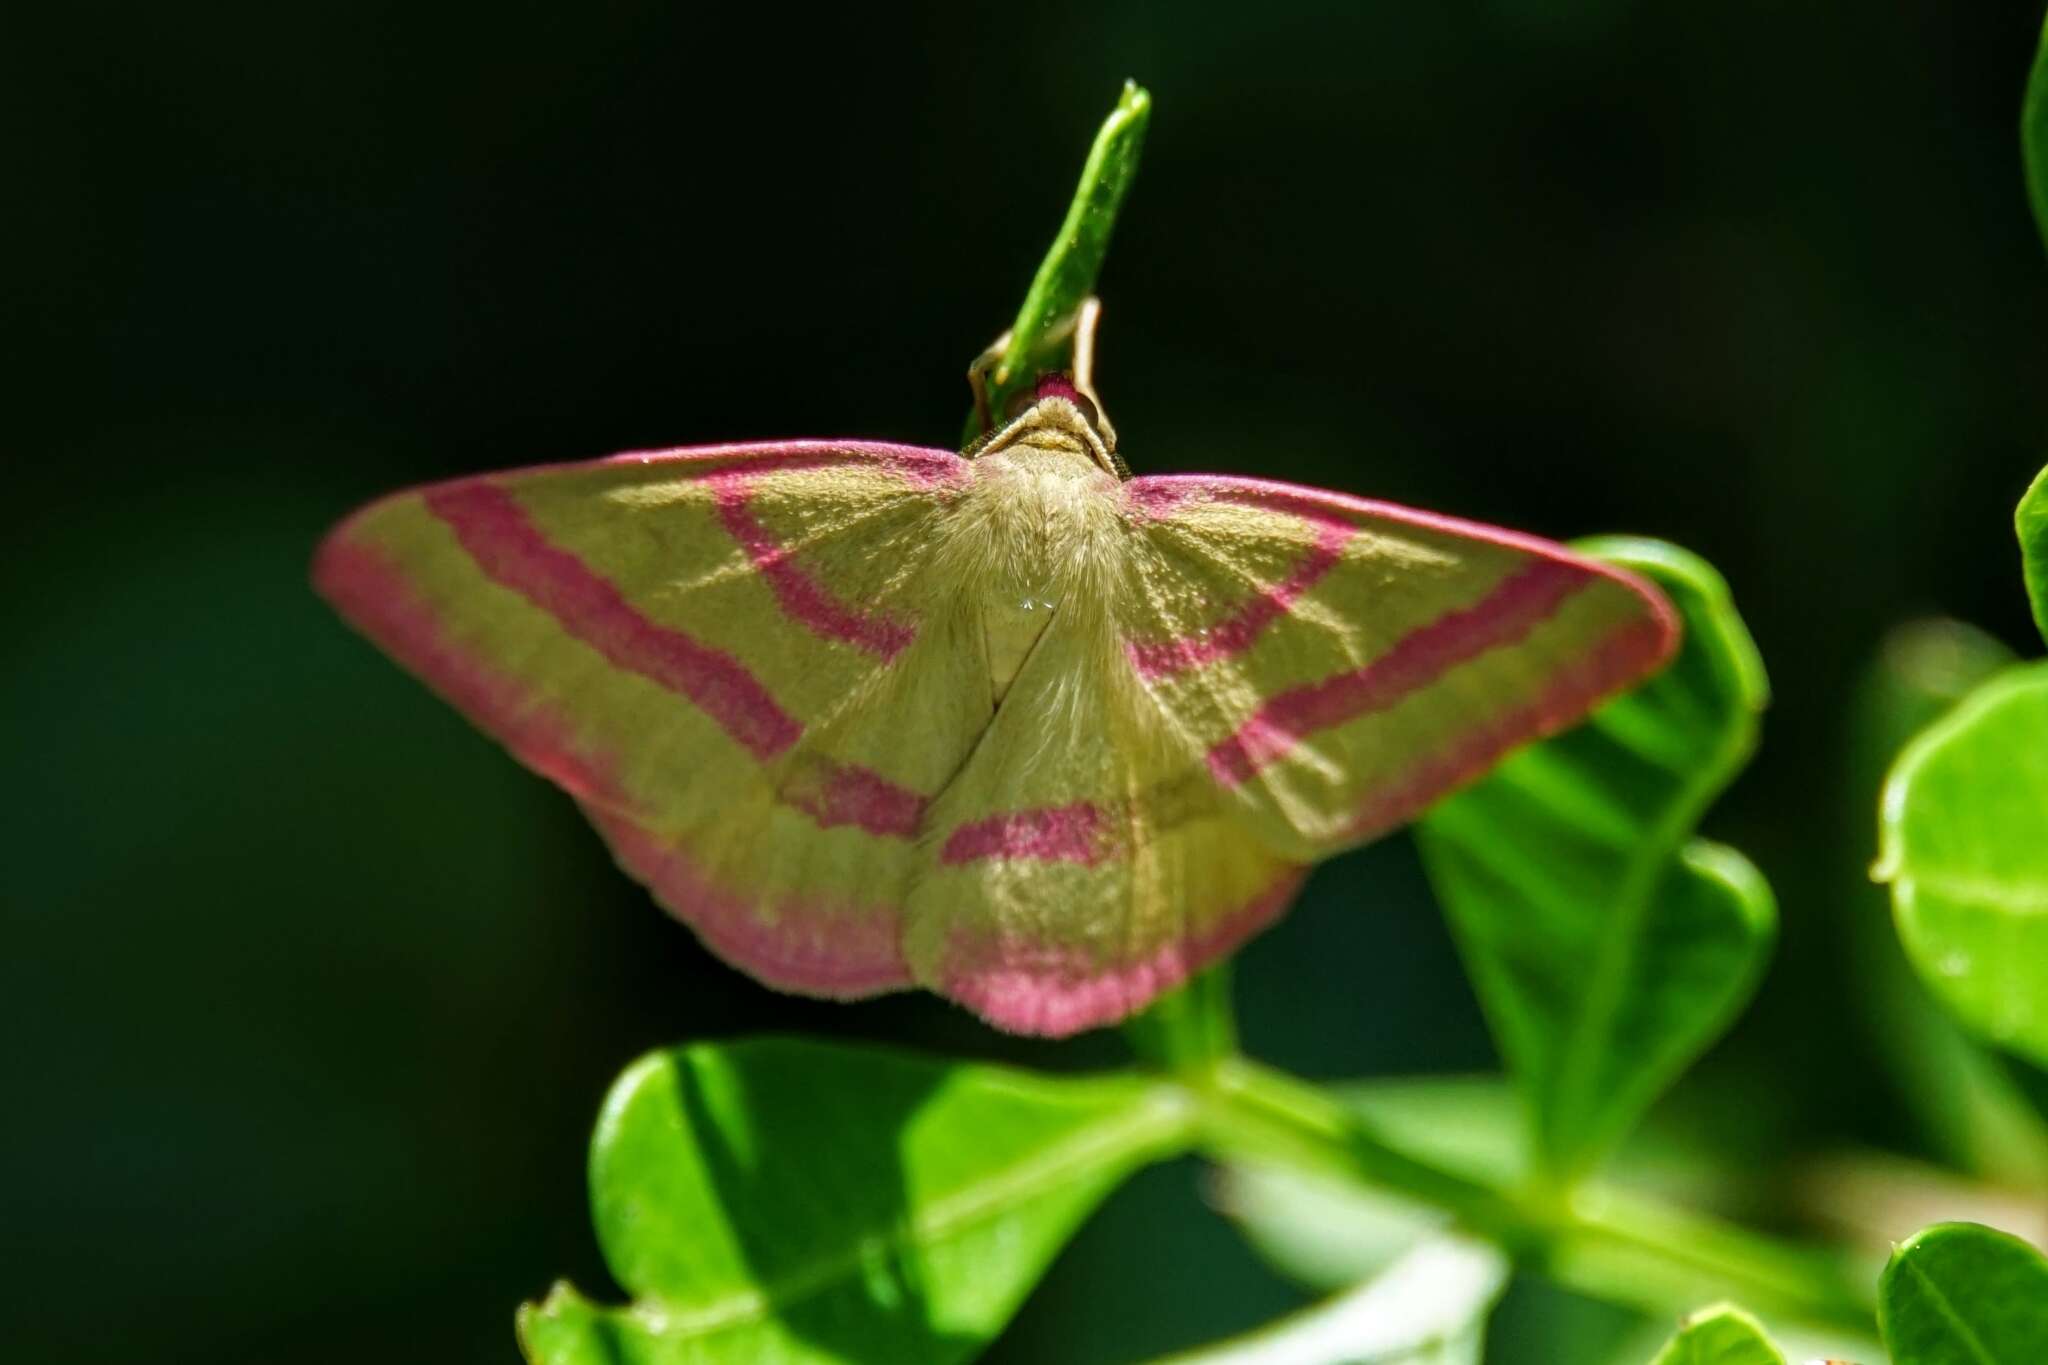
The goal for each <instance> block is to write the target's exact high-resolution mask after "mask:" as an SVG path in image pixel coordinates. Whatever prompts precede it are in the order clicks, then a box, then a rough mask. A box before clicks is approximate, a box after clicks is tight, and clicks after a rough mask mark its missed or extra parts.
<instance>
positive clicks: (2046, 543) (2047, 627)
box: [2013, 67, 2048, 639]
mask: <svg viewBox="0 0 2048 1365" xmlns="http://www.w3.org/2000/svg"><path fill="white" fill-rule="evenodd" d="M2041 79H2042V78H2041V74H2040V68H2039V67H2036V68H2035V75H2034V88H2033V89H2032V90H2031V91H2030V92H2029V95H2028V100H2029V109H2030V110H2031V109H2032V107H2033V101H2035V100H2037V99H2040V98H2041V97H2042V91H2041V88H2040V86H2041ZM2036 188H2037V189H2038V188H2039V187H2038V186H2037V187H2036ZM2013 529H2014V530H2015V531H2017V532H2018V533H2019V538H2020V569H2021V572H2022V573H2023V574H2024V575H2025V577H2026V581H2027V597H2028V598H2029V600H2031V601H2032V602H2033V604H2034V624H2035V625H2036V626H2038V627H2040V630H2041V636H2042V638H2043V639H2048V469H2044V470H2042V471H2041V472H2040V473H2039V474H2037V475H2035V476H2034V483H2033V486H2032V487H2030V488H2028V489H2027V495H2026V496H2025V497H2023V498H2021V499H2020V506H2019V510H2018V511H2017V512H2015V513H2014V514H2013Z"/></svg>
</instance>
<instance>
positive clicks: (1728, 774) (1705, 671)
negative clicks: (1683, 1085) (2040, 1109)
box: [1418, 539, 1776, 1175]
mask: <svg viewBox="0 0 2048 1365" xmlns="http://www.w3.org/2000/svg"><path fill="white" fill-rule="evenodd" d="M1581 548H1583V549H1586V550H1588V551H1590V552H1592V553H1594V554H1597V555H1599V556H1601V557H1603V558H1605V559H1607V560H1609V561H1611V562H1613V563H1615V564H1619V565H1621V566H1623V567H1625V568H1628V569H1631V570H1634V571H1635V572H1637V573H1639V574H1641V575H1643V576H1644V577H1646V578H1649V579H1651V580H1653V581H1654V582H1655V583H1656V585H1657V586H1659V587H1661V588H1662V589H1664V591H1665V593H1666V594H1667V595H1668V596H1669V597H1670V598H1671V600H1672V602H1673V603H1674V605H1676V606H1677V607H1678V609H1679V611H1680V613H1681V614H1682V615H1683V616H1684V618H1685V628H1686V638H1685V644H1684V646H1683V648H1682V649H1681V650H1680V652H1679V655H1678V658H1677V659H1676V660H1675V661H1674V662H1673V663H1672V665H1671V666H1670V667H1669V668H1668V669H1666V670H1665V671H1664V672H1663V673H1662V674H1660V675H1658V676H1657V677H1655V678H1653V679H1652V680H1651V681H1650V682H1649V683H1647V684H1645V685H1644V686H1643V687H1641V688H1639V689H1637V690H1636V691H1634V692H1632V693H1630V694H1628V695H1627V696H1624V697H1621V698H1619V699H1617V700H1615V701H1612V702H1609V703H1608V704H1607V705H1606V706H1604V707H1602V708H1601V709H1600V710H1599V711H1597V712H1595V713H1594V715H1593V717H1592V719H1591V720H1590V721H1589V722H1588V723H1587V724H1585V725H1583V726H1580V727H1579V728H1577V729H1575V730H1572V731H1569V732H1567V733H1565V734H1563V735H1560V736H1558V737H1556V738H1554V739H1551V740H1548V741H1546V742H1545V743H1542V744H1538V745H1535V746H1532V747H1531V748H1528V749H1525V750H1523V751H1522V752H1521V753H1520V754H1518V755H1516V756H1515V757H1514V758H1512V759H1510V760H1509V761H1508V762H1507V763H1505V764H1503V765H1502V766H1501V767H1500V768H1499V769H1498V770H1496V771H1495V773H1494V774H1493V775H1492V776H1491V777H1489V778H1488V779H1487V780H1486V781H1484V782H1482V783H1480V784H1479V785H1477V786H1475V787H1473V788H1472V789H1470V790H1469V791H1466V792H1465V793H1463V794H1461V795H1459V796H1456V797H1453V798H1452V799H1451V800H1449V801H1446V802H1444V803H1443V804H1441V805H1439V806H1438V807H1436V809H1434V810H1433V811H1431V812H1430V814H1429V815H1428V816H1427V817H1425V819H1424V820H1423V822H1422V824H1421V826H1420V829H1419V834H1418V838H1419V842H1420V845H1421V848H1422V853H1423V857H1424V860H1425V862H1426V864H1427V866H1428V868H1429V872H1430V878H1431V881H1432V882H1433V883H1434V885H1435V886H1436V889H1437V894H1438V895H1439V897H1440V898H1441V899H1442V901H1443V903H1444V907H1445V909H1446V911H1447V913H1448V914H1449V916H1450V919H1451V923H1452V926H1453V928H1454V930H1455V931H1456V933H1457V937H1458V940H1459V945H1460V948H1461V950H1462V952H1463V954H1464V957H1465V962H1466V965H1467V969H1468V970H1469V971H1470V973H1471V975H1472V980H1473V984H1474V987H1475V988H1476V990H1477V991H1478V994H1479V998H1480V1002H1481V1004H1482V1005H1483V1006H1484V1007H1485V1010H1486V1014H1487V1018H1488V1021H1489V1022H1490V1024H1491V1025H1492V1028H1493V1032H1494V1036H1495V1038H1496V1039H1497V1040H1498V1042H1499V1044H1500V1048H1501V1051H1502V1053H1503V1055H1504V1056H1505V1057H1506V1059H1507V1061H1508V1063H1509V1066H1510V1068H1511V1069H1512V1070H1513V1071H1514V1073H1515V1075H1516V1078H1517V1080H1518V1081H1519V1082H1520V1084H1521V1085H1522V1087H1523V1089H1524V1091H1525V1092H1526V1094H1527V1095H1528V1097H1529V1099H1530V1101H1531V1104H1532V1108H1533V1110H1534V1120H1535V1131H1536V1139H1537V1150H1538V1153H1539V1155H1540V1157H1541V1158H1542V1160H1543V1162H1544V1164H1545V1165H1546V1166H1547V1167H1548V1168H1550V1169H1551V1170H1552V1171H1553V1172H1555V1173H1558V1174H1561V1175H1573V1174H1577V1173H1579V1172H1581V1171H1583V1170H1584V1169H1585V1168H1586V1167H1587V1166H1589V1165H1591V1164H1592V1163H1593V1162H1594V1161H1596V1160H1597V1159H1598V1158H1599V1157H1600V1156H1601V1155H1602V1154H1603V1153H1604V1152H1605V1151H1607V1150H1608V1149H1609V1148H1611V1147H1612V1146H1613V1145H1614V1144H1615V1143H1616V1142H1618V1141H1619V1140H1620V1139H1621V1138H1622V1137H1623V1136H1624V1135H1625V1134H1626V1133H1627V1131H1628V1129H1629V1128H1630V1127H1631V1126H1632V1125H1633V1124H1634V1123H1635V1121H1636V1120H1637V1118H1639V1117H1640V1116H1641V1114H1642V1112H1643V1110H1644V1109H1645V1108H1647V1107H1648V1105H1649V1104H1650V1102H1651V1101H1652V1100H1653V1099H1655V1098H1656V1096H1657V1095H1658V1093H1659V1092H1661V1091H1662V1090H1663V1089H1664V1088H1665V1087H1666V1086H1667V1085H1668V1084H1669V1083H1670V1082H1671V1080H1672V1079H1673V1078H1674V1077H1676V1076H1677V1075H1678V1073H1679V1072H1680V1071H1681V1070H1682V1069H1683V1068H1684V1067H1685V1066H1686V1065H1687V1064H1688V1063H1689V1062H1690V1061H1691V1060H1692V1059H1693V1058H1694V1057H1696V1056H1697V1055H1698V1054H1699V1052H1700V1051H1701V1050H1702V1049H1703V1048H1705V1047H1706V1045H1707V1044H1708V1043H1709V1042H1711V1041H1712V1040H1713V1039H1714V1038H1715V1037H1716V1036H1717V1035H1718V1034H1719V1033H1720V1032H1721V1030H1722V1029H1723V1028H1724V1027H1725V1026H1726V1025H1727V1023H1728V1022H1729V1021H1730V1020H1731V1019H1732V1018H1733V1017H1734V1015H1735V1013H1736V1012H1737V1011H1738V1010H1739V1009H1740V1007H1741V1005H1742V1003H1743V1002H1744V1001H1745V1000H1746V999H1747V998H1748V996H1749V994H1750V991H1751V990H1752V989H1753V987H1754V985H1755V982H1756V979H1757V976H1758V974H1759V972H1760V971H1761V968H1762V965H1763V962H1764V959H1765V957H1766V956H1767V954H1768V951H1769V947H1770V944H1771V941H1772V937H1773V934H1774V931H1775V923H1776V910H1775V906H1774V903H1773V901H1772V898H1771V894H1770V888H1769V886H1768V885H1767V884H1766V883H1765V882H1764V880H1763V878H1762V876H1761V875H1760V874H1759V873H1758V872H1757V871H1756V869H1755V868H1754V867H1752V866H1751V865H1750V864H1749V862H1748V861H1747V860H1746V859H1744V858H1743V857H1742V855H1741V854H1739V853H1737V852H1735V851H1734V850H1733V849H1729V848H1724V847H1722V846H1720V845H1717V844H1710V843H1707V842H1705V841H1703V840H1699V839H1694V838H1692V837H1691V836H1692V830H1693V826H1694V824H1695V823H1696V822H1697V821H1698V819H1699V817H1700V815H1701V813H1702V812H1703V811H1704V810H1705V808H1706V806H1707V804H1708V803H1709V802H1710V801H1712V800H1713V798H1714V797H1715V796H1716V795H1717V794H1718V793H1719V792H1720V791H1721V789H1722V788H1723V787H1724V786H1726V785H1727V783H1728V782H1729V780H1730V779H1731V778H1733V777H1734V775H1735V774H1736V772H1737V771H1739V770H1740V768H1741V767H1742V765H1743V763H1744V762H1745V761H1746V760H1747V759H1748V757H1749V754H1750V752H1751V750H1752V749H1753V748H1754V747H1755V744H1756V735H1757V718H1758V715H1759V713H1760V712H1761V711H1762V709H1763V707H1764V704H1765V702H1766V700H1767V699H1768V687H1767V684H1766V681H1765V678H1764V673H1763V665H1762V663H1761V661H1760V660H1759V659H1758V656H1757V652H1756V647H1755V645H1754V643H1753V642H1752V641H1751V640H1750V637H1749V633H1748V631H1747V630H1746V629H1745V628H1744V626H1743V624H1742V620H1741V618H1740V617H1739V616H1738V615H1737V614H1736V611H1735V607H1734V604H1733V602H1732V601H1731V600H1730V598H1729V595H1728V589H1727V585H1726V584H1724V583H1723V582H1722V581H1721V578H1720V575H1718V574H1716V573H1715V572H1714V570H1713V569H1712V568H1711V567H1710V566H1709V565H1708V564H1706V563H1705V562H1704V561H1703V560H1701V559H1699V558H1698V557H1697V556H1694V555H1691V554H1688V553H1687V552H1685V551H1683V550H1680V549H1677V548H1675V547H1673V546H1669V545H1664V544H1661V543H1658V542H1655V541H1642V540H1621V539H1605V540H1598V541H1591V542H1587V543H1585V544H1584V545H1583V546H1582V547H1581Z"/></svg>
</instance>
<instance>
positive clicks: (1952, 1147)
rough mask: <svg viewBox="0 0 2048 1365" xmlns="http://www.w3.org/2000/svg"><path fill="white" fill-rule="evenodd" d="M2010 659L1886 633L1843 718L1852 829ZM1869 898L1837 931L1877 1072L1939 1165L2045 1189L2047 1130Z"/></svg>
mask: <svg viewBox="0 0 2048 1365" xmlns="http://www.w3.org/2000/svg"><path fill="white" fill-rule="evenodd" d="M2013 661H2014V656H2013V653H2012V651H2011V650H2010V649H2007V648H2006V647H2005V645H2003V644H2002V643H2000V642H1999V641H1998V640H1996V639H1994V638H1993V637H1992V636H1990V635H1987V634H1986V633H1984V632H1983V631H1981V630H1978V629H1977V628H1976V627H1974V626H1971V625H1968V624H1966V623H1964V622H1961V621H1952V620H1944V619H1929V620H1921V621H1909V622H1907V623H1906V624H1904V625H1901V626H1898V627H1897V628H1895V629H1893V630H1891V631H1890V632H1888V633H1887V634H1886V636H1885V639H1884V643H1883V645H1882V647H1881V648H1880V649H1879V651H1878V656H1877V658H1876V659H1875V660H1873V662H1872V664H1871V666H1870V668H1869V670H1868V671H1867V673H1866V675H1865V677H1864V680H1863V683H1862V685H1861V687H1860V688H1859V689H1858V694H1857V699H1856V706H1855V709H1854V716H1855V720H1854V726H1853V729H1854V749H1855V752H1854V756H1853V775H1854V780H1853V782H1852V784H1851V792H1850V800H1851V801H1852V803H1853V804H1854V807H1855V811H1856V818H1857V820H1858V821H1859V822H1862V821H1865V820H1867V819H1868V814H1867V813H1868V811H1869V810H1870V808H1871V807H1872V806H1873V805H1875V804H1876V803H1877V799H1878V793H1879V791H1880V790H1881V789H1882V787H1883V785H1884V777H1885V773H1886V771H1887V770H1888V769H1890V767H1891V766H1892V763H1893V761H1894V760H1896V759H1897V757H1898V755H1899V751H1900V750H1901V749H1902V748H1904V747H1905V745H1906V744H1907V742H1908V741H1910V740H1911V739H1912V738H1913V737H1914V736H1915V735H1916V734H1918V733H1919V732H1920V731H1922V730H1924V729H1926V728H1927V726H1929V725H1930V724H1932V723H1933V722H1934V721H1936V720H1938V719H1940V718H1941V716H1943V715H1945V714H1946V713H1947V712H1948V711H1949V709H1950V708H1951V707H1953V706H1954V705H1955V704H1956V703H1957V702H1958V701H1960V700H1961V699H1962V698H1963V697H1965V696H1967V695H1968V694H1969V693H1970V692H1972V691H1974V690H1975V689H1976V687H1977V686H1978V685H1979V684H1980V683H1982V682H1984V681H1985V680H1986V679H1988V678H1990V677H1991V676H1992V675H1993V674H1995V673H1998V672H1999V671H2001V670H2002V669H2004V668H2006V667H2008V666H2009V665H2011V664H2012V663H2013ZM1864 828H1865V829H1866V830H1868V831H1869V832H1868V836H1867V837H1868V839H1869V840H1870V841H1871V842H1869V843H1867V844H1865V845H1864V846H1863V847H1861V848H1858V847H1856V846H1854V845H1852V846H1851V847H1849V848H1848V849H1846V850H1844V858H1843V868H1844V871H1845V872H1846V871H1847V870H1848V868H1849V867H1850V866H1868V864H1869V863H1870V861H1871V859H1872V858H1873V857H1874V855H1875V852H1876V849H1875V837H1876V831H1875V830H1874V829H1870V827H1869V826H1868V825H1865V826H1864ZM1881 895H1883V892H1882V891H1880V890H1878V889H1876V888H1862V889H1858V888H1855V887H1853V886H1850V885H1848V884H1847V883H1846V882H1845V902H1846V903H1845V904H1844V906H1843V907H1842V911H1843V914H1842V932H1843V933H1844V934H1845V935H1846V936H1847V938H1848V942H1849V947H1850V951H1851V953H1852V954H1853V959H1852V960H1853V964H1854V965H1853V970H1852V971H1851V973H1850V976H1851V979H1852V980H1853V981H1854V982H1855V986H1856V998H1857V1000H1858V1002H1859V1003H1860V1004H1861V1006H1862V1013H1863V1015H1864V1020H1865V1026H1866V1028H1867V1029H1868V1030H1869V1032H1870V1035H1871V1039H1872V1042H1873V1043H1874V1045H1875V1047H1876V1049H1877V1054H1878V1055H1880V1056H1883V1057H1884V1058H1885V1059H1886V1061H1887V1062H1888V1066H1887V1068H1886V1070H1887V1074H1888V1075H1889V1077H1890V1078H1891V1079H1892V1080H1894V1081H1895V1082H1896V1083H1897V1085H1898V1086H1899V1088H1900V1092H1901V1094H1902V1096H1903V1097H1904V1098H1905V1100H1906V1101H1907V1102H1908V1104H1910V1105H1911V1107H1912V1109H1913V1111H1914V1114H1915V1116H1916V1117H1917V1118H1918V1120H1919V1122H1920V1126H1921V1128H1922V1129H1923V1131H1924V1132H1925V1134H1926V1137H1927V1140H1928V1142H1929V1144H1930V1146H1931V1147H1932V1149H1933V1150H1934V1151H1935V1152H1936V1153H1938V1154H1939V1155H1940V1156H1941V1157H1942V1158H1943V1159H1945V1160H1946V1161H1948V1162H1950V1163H1952V1164H1953V1165H1955V1166H1957V1167H1959V1168H1961V1169H1963V1170H1965V1171H1968V1172H1971V1173H1972V1174H1975V1175H1978V1176H1981V1177H1984V1178H1986V1179H1989V1180H1993V1181H2002V1182H2008V1183H2011V1184H2015V1185H2019V1186H2036V1185H2041V1184H2044V1183H2048V1127H2044V1126H2043V1124H2042V1123H2041V1121H2040V1119H2039V1118H2037V1117H2036V1116H2035V1113H2034V1111H2033V1109H2031V1108H2029V1107H2028V1104H2027V1102H2026V1100H2025V1098H2024V1096H2023V1094H2022V1093H2021V1090H2020V1088H2019V1087H2017V1086H2015V1084H2014V1083H2013V1079H2012V1078H2009V1077H2008V1076H2007V1074H2006V1073H2005V1072H2004V1071H2003V1070H2001V1068H2000V1066H1999V1062H1998V1059H1997V1058H1996V1057H1995V1056H1994V1054H1992V1053H1991V1051H1990V1050H1989V1049H1987V1048H1985V1047H1984V1046H1983V1045H1982V1044H1981V1043H1979V1042H1978V1041H1977V1040H1976V1039H1974V1038H1972V1037H1971V1036H1970V1035H1969V1034H1968V1033H1966V1032H1965V1031H1964V1030H1963V1028H1962V1026H1961V1025H1959V1024H1958V1023H1957V1022H1956V1020H1955V1019H1954V1017H1953V1016H1952V1015H1950V1014H1949V1013H1948V1011H1947V1010H1946V1009H1945V1008H1943V1007H1942V1006H1941V1005H1940V1004H1938V1003H1937V1002H1936V1001H1935V1000H1934V998H1933V997H1932V996H1931V995H1930V994H1929V993H1928V991H1927V988H1926V987H1925V986H1923V985H1921V984H1920V979H1919V977H1918V975H1917V974H1916V973H1915V972H1914V971H1913V969H1912V968H1911V967H1910V966H1909V965H1907V961H1906V955H1905V949H1904V948H1903V947H1902V946H1901V945H1900V943H1899V936H1898V934H1897V932H1896V931H1895V930H1894V929H1893V928H1892V925H1891V921H1890V918H1889V916H1881V915H1876V914H1873V913H1871V912H1872V910H1873V909H1874V906H1873V905H1871V904H1869V903H1868V902H1869V901H1870V900H1874V899H1875V898H1876V897H1878V896H1881ZM1927 1221H1928V1220H1927V1219H1925V1218H1920V1219H1915V1220H1913V1222H1912V1223H1911V1224H1910V1226H1911V1227H1918V1226H1920V1225H1921V1224H1922V1223H1924V1222H1927ZM1902 1231H1904V1229H1897V1228H1894V1229H1892V1230H1891V1231H1890V1233H1889V1234H1888V1236H1890V1237H1896V1236H1898V1235H1899V1234H1900V1232H1902Z"/></svg>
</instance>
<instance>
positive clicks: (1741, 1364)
mask: <svg viewBox="0 0 2048 1365" xmlns="http://www.w3.org/2000/svg"><path fill="white" fill-rule="evenodd" d="M1651 1365H1785V1357H1784V1356H1783V1355H1781V1354H1780V1353H1779V1351H1778V1348H1777V1347H1776V1346H1773V1345H1772V1344H1771V1339H1770V1337H1768V1336H1767V1335H1765V1333H1764V1328H1763V1324H1762V1323H1760V1322H1758V1321H1757V1320H1756V1319H1755V1318H1753V1317H1751V1316H1750V1315H1749V1314H1747V1313H1745V1312H1743V1311H1742V1310H1741V1309H1740V1308H1736V1307H1734V1306H1733V1305H1730V1304H1725V1303H1724V1304H1719V1305H1717V1306H1715V1307H1713V1308H1703V1309H1701V1310H1700V1311H1699V1312H1697V1313H1695V1314H1693V1315H1692V1316H1691V1317H1690V1318H1687V1319H1686V1321H1685V1325H1684V1326H1682V1327H1680V1328H1679V1329H1678V1335H1677V1336H1675V1337H1673V1338H1671V1340H1670V1341H1669V1342H1668V1343H1667V1344H1666V1345H1665V1347H1664V1349H1663V1350H1662V1351H1660V1352H1659V1353H1658V1355H1657V1358H1656V1359H1655V1360H1654V1361H1652V1362H1651Z"/></svg>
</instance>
